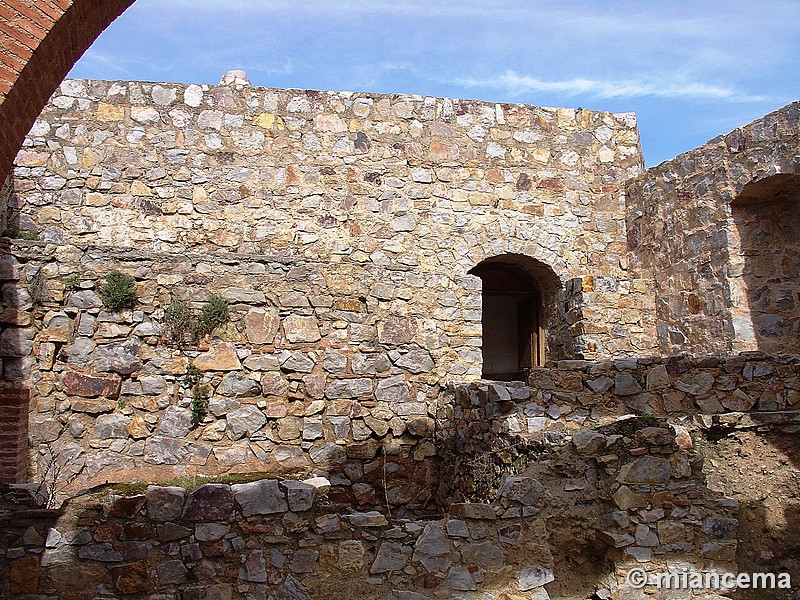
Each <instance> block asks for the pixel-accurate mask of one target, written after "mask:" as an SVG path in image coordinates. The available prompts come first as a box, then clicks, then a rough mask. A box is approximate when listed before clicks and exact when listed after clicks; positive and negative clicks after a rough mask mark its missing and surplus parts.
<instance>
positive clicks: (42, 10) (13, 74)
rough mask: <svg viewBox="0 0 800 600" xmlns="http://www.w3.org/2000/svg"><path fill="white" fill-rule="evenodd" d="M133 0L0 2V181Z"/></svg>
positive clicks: (24, 0)
mask: <svg viewBox="0 0 800 600" xmlns="http://www.w3.org/2000/svg"><path fill="white" fill-rule="evenodd" d="M133 2H134V0H102V2H98V1H97V0H0V127H2V129H3V131H2V135H0V181H3V180H5V178H6V176H7V175H8V173H9V172H10V171H11V166H12V164H13V161H14V157H15V156H16V155H17V152H18V151H19V149H20V147H21V146H22V141H23V139H24V138H25V135H26V134H27V133H28V131H29V130H30V128H31V126H32V125H33V122H34V121H35V120H36V117H38V116H39V113H41V112H42V109H43V108H44V106H45V104H46V103H47V100H48V99H49V98H50V96H51V94H52V93H53V92H54V91H55V89H56V88H57V87H58V85H59V84H60V83H61V81H62V80H63V79H64V77H66V76H67V73H69V70H70V69H71V68H72V66H73V65H74V64H75V62H76V61H77V60H78V59H79V58H80V57H81V55H82V54H83V53H84V52H85V51H86V50H87V48H89V46H90V45H91V44H92V42H94V40H95V39H97V36H99V35H100V33H102V31H103V30H104V29H105V28H106V27H108V26H109V25H110V24H111V22H112V21H114V19H116V18H117V17H118V16H119V15H121V14H122V13H123V12H124V11H125V10H126V9H127V8H128V7H129V6H130V5H131V4H133Z"/></svg>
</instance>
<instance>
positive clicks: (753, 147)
mask: <svg viewBox="0 0 800 600" xmlns="http://www.w3.org/2000/svg"><path fill="white" fill-rule="evenodd" d="M798 156H800V103H797V102H795V103H793V104H790V105H788V106H786V107H784V108H782V109H780V110H778V111H776V112H774V113H771V114H769V115H767V116H765V117H763V118H761V119H759V120H758V121H755V122H753V123H751V124H749V125H747V126H744V127H740V128H739V129H736V130H734V131H732V132H731V133H729V134H727V135H725V136H721V137H719V138H716V139H714V140H712V141H710V142H709V143H708V144H706V145H704V146H701V147H700V148H697V149H695V150H692V151H690V152H687V153H685V154H682V155H680V156H678V157H677V158H675V159H673V160H670V161H667V162H664V163H662V164H660V165H658V166H657V167H654V168H651V169H648V171H647V172H646V173H644V174H643V175H641V176H640V177H638V178H637V179H635V180H633V181H632V182H630V183H629V184H628V185H627V210H628V245H629V248H630V250H631V265H632V272H633V273H634V274H635V276H636V277H643V278H646V279H653V280H654V283H655V292H656V294H655V308H656V328H657V338H658V339H657V341H658V345H659V352H660V353H662V354H666V355H669V354H678V353H683V352H689V353H693V354H725V353H728V352H740V351H745V350H758V349H760V350H764V351H767V352H779V351H784V352H797V350H798V348H799V347H800V346H798V339H800V336H798V331H800V329H799V328H800V324H799V323H800V321H799V319H800V313H799V311H800V298H798V292H800V287H798V284H797V280H796V277H792V276H788V275H787V273H789V272H792V273H796V272H797V268H798V264H800V263H798V258H797V256H798V248H797V239H796V236H795V235H794V234H795V233H796V230H797V222H798V216H797V214H798V212H797V211H798V199H800V192H798V189H800V186H798V182H797V174H798V169H799V168H800V163H798ZM754 184H755V187H756V189H755V190H752V189H751V188H752V187H753V186H754ZM773 211H777V214H780V215H781V217H780V218H777V217H775V218H771V217H770V213H771V212H773Z"/></svg>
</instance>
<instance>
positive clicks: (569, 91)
mask: <svg viewBox="0 0 800 600" xmlns="http://www.w3.org/2000/svg"><path fill="white" fill-rule="evenodd" d="M452 82H453V83H454V84H456V85H460V86H463V87H470V88H479V87H486V88H495V89H502V90H504V91H506V92H508V93H510V94H513V95H520V94H526V93H531V92H549V93H554V94H561V95H564V96H569V97H574V96H587V97H590V98H603V99H608V98H635V97H654V98H704V99H716V100H727V101H729V102H762V101H767V100H769V98H767V97H766V96H762V95H752V94H746V93H742V92H739V91H737V90H735V89H732V88H727V87H721V86H715V85H708V84H705V83H698V82H691V81H689V82H680V81H678V82H667V81H646V80H641V79H638V80H637V79H621V80H616V81H614V80H598V79H586V78H582V77H576V78H573V79H565V80H560V81H546V80H543V79H539V78H536V77H531V76H529V75H519V74H517V73H515V72H514V71H506V72H505V73H504V74H502V75H500V76H498V77H491V78H485V79H478V78H458V79H455V80H453V81H452Z"/></svg>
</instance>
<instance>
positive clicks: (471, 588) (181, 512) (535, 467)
mask: <svg viewBox="0 0 800 600" xmlns="http://www.w3.org/2000/svg"><path fill="white" fill-rule="evenodd" d="M751 366H752V365H751ZM564 372H565V373H566V372H570V371H568V370H565V371H564ZM554 375H555V373H554ZM497 385H501V384H497ZM460 390H461V391H460V392H457V398H456V401H455V402H454V403H453V404H452V405H451V408H452V409H454V410H456V411H459V410H461V411H463V420H462V421H460V423H461V424H464V425H468V426H471V427H478V426H479V424H480V423H483V424H486V425H488V428H487V429H486V431H485V432H484V433H487V434H488V432H490V431H491V432H493V435H494V437H495V438H497V439H501V438H504V439H505V440H506V441H511V440H513V439H518V437H519V436H517V435H515V434H512V433H511V432H510V431H509V429H508V427H507V425H508V423H509V422H510V420H509V419H508V418H507V417H508V415H509V414H510V412H513V411H510V410H509V409H510V406H509V405H519V408H520V409H521V410H522V409H527V408H529V406H528V404H529V403H527V402H525V399H524V398H522V394H521V392H522V391H525V390H523V389H522V387H521V386H510V387H507V390H506V392H503V391H502V390H500V389H499V388H498V387H490V386H487V385H485V384H482V383H480V382H473V383H471V384H464V386H463V388H460ZM490 390H491V391H490ZM512 390H517V392H516V393H515V392H513V391H512ZM527 392H528V393H531V390H530V389H529V390H527ZM514 393H515V394H516V395H517V396H519V397H518V398H514V399H512V400H509V399H508V398H507V396H506V394H514ZM533 393H534V394H535V393H537V392H536V391H534V392H533ZM551 412H552V411H551ZM770 415H771V417H772V418H766V416H765V419H764V421H762V422H761V423H760V424H759V425H754V424H753V423H750V424H745V423H742V422H740V423H738V424H734V423H733V422H729V423H728V425H729V426H730V431H731V432H733V431H734V430H735V429H737V428H739V429H756V428H757V429H759V430H761V431H767V430H770V431H772V432H774V434H775V435H776V438H775V439H778V438H780V437H783V438H784V439H785V438H786V437H787V436H786V434H787V433H788V432H790V431H793V430H796V428H797V427H798V423H797V422H796V418H795V419H794V420H793V418H792V417H791V416H790V415H787V414H786V413H778V412H773V413H770ZM476 416H477V417H479V420H475V419H474V418H473V417H476ZM553 420H554V422H559V423H560V424H561V427H560V428H558V431H560V435H559V436H551V437H550V438H549V439H545V440H544V443H541V444H540V445H539V446H538V452H537V453H535V454H531V455H529V458H530V460H529V461H528V463H527V464H526V465H524V466H521V465H519V464H518V465H516V467H517V468H516V469H509V470H507V471H506V472H504V473H498V474H495V475H496V476H495V479H494V481H492V484H493V488H492V489H486V490H484V492H485V493H484V494H483V496H482V497H481V498H477V497H476V498H473V499H472V501H466V502H464V501H461V502H451V503H448V504H447V505H445V506H444V507H443V508H444V509H445V512H446V514H440V515H436V516H433V517H432V518H428V519H419V518H408V517H406V518H397V515H396V514H394V513H393V508H392V507H389V506H383V507H381V510H380V511H370V512H364V511H359V510H358V509H356V508H354V507H353V506H352V505H351V504H348V503H342V502H336V501H335V500H334V499H333V497H332V495H331V492H332V488H330V487H329V482H328V481H327V480H325V479H323V478H314V479H310V480H307V481H297V480H286V479H261V480H255V481H242V482H239V483H232V484H231V483H210V484H203V485H199V486H198V487H193V488H190V489H185V488H184V487H178V486H170V487H164V486H152V485H151V486H144V485H142V486H139V487H138V489H137V487H136V486H124V487H119V488H114V487H113V486H111V487H106V488H105V489H102V490H95V491H94V492H93V493H91V494H88V495H85V496H83V497H81V498H76V499H73V500H71V501H70V502H69V504H68V505H67V506H66V507H65V508H64V509H62V510H61V511H36V510H27V511H26V510H20V507H19V506H16V507H14V506H8V505H4V504H3V503H2V502H0V538H2V539H3V540H5V551H4V552H2V553H0V575H2V577H0V593H3V594H5V596H4V597H9V598H18V597H19V598H26V597H29V596H26V595H30V594H40V595H46V596H48V597H53V598H59V599H60V598H64V599H65V600H66V598H71V599H73V600H75V599H82V598H86V599H90V598H94V597H96V596H97V594H98V593H100V592H101V591H102V592H104V593H106V594H121V595H125V596H129V595H130V596H135V595H136V594H143V593H147V594H151V595H153V594H161V595H164V596H165V597H180V598H184V599H185V598H209V599H210V598H230V599H232V600H233V599H240V598H241V599H244V598H247V599H254V598H268V597H270V596H271V597H273V598H281V597H290V598H300V599H303V598H332V597H339V596H341V595H344V594H345V593H347V594H350V595H355V596H356V597H360V598H365V599H367V598H369V599H372V598H375V599H378V598H395V599H396V600H407V599H410V598H411V599H415V600H423V599H436V598H451V597H453V596H454V595H462V594H467V597H470V596H469V594H468V593H469V592H477V593H479V594H481V597H483V598H498V599H499V598H504V597H507V596H512V597H513V596H514V595H520V594H522V595H524V597H532V598H537V599H541V600H546V599H547V598H559V599H561V600H571V599H575V600H578V599H585V598H588V597H591V596H592V595H593V594H597V596H598V597H604V598H613V599H619V600H622V599H624V598H630V597H632V596H633V597H659V590H658V589H656V587H655V586H648V587H647V588H646V590H645V592H644V593H641V592H637V591H636V590H634V589H633V588H632V587H631V586H630V585H628V583H627V582H626V576H627V574H628V573H629V571H630V570H631V569H633V568H639V569H643V570H645V571H646V572H648V573H652V574H656V573H659V572H663V571H667V570H668V569H669V570H674V571H676V572H678V573H680V572H681V571H682V570H683V569H687V570H691V571H698V572H717V573H737V572H742V571H744V572H746V571H747V570H748V569H753V568H754V567H755V565H754V563H752V562H749V561H750V560H751V559H752V558H753V556H752V552H749V553H748V549H747V546H748V545H749V544H750V541H751V540H750V539H748V536H750V535H753V536H754V538H756V539H758V541H759V543H762V542H763V537H762V536H763V535H764V533H763V531H760V528H763V526H764V524H765V523H764V522H763V521H760V520H757V519H755V518H754V517H755V516H756V514H755V513H753V512H751V511H753V510H754V509H755V508H757V507H758V504H759V503H758V502H756V501H753V502H751V503H747V504H745V503H740V502H739V501H737V500H736V499H733V498H730V497H726V495H725V494H723V493H721V492H720V490H718V489H715V488H714V487H712V486H710V485H709V484H708V482H707V479H706V474H707V472H708V469H709V468H710V469H711V471H712V472H715V471H716V469H715V467H714V466H713V465H710V466H709V465H707V464H706V462H708V461H707V460H704V459H705V455H704V453H703V445H704V439H705V438H706V436H707V435H708V433H707V432H705V433H704V432H703V431H702V429H698V428H696V427H695V426H694V425H693V424H692V423H690V422H687V427H688V428H689V429H691V430H692V431H691V435H690V432H689V431H688V430H687V428H686V427H683V426H680V425H673V426H670V425H667V424H666V422H665V421H664V420H663V419H658V418H654V417H652V416H649V417H633V418H631V417H628V418H624V419H621V420H618V421H615V422H610V423H609V424H608V425H606V426H602V427H598V428H596V429H590V428H578V429H575V430H567V429H566V428H565V425H569V424H570V423H572V424H574V423H575V422H574V421H572V422H570V421H566V420H564V419H563V418H562V419H557V418H553ZM702 421H703V419H701V422H702ZM554 431H555V429H554ZM523 437H524V436H523ZM529 439H530V438H529ZM468 440H476V446H475V447H474V448H468V447H466V446H462V447H460V450H461V451H462V452H463V455H464V457H470V458H474V457H475V450H480V448H479V446H480V443H481V442H482V441H485V440H486V438H485V437H481V436H477V435H471V436H470V437H469V438H468ZM698 443H699V446H698V445H697V444H698ZM496 449H497V448H496ZM795 450H796V448H795ZM501 458H502V456H501ZM789 458H790V459H791V460H797V454H796V452H795V453H793V454H790V455H789ZM761 459H762V460H764V457H761ZM711 460H712V461H713V460H714V458H713V457H712V458H711ZM479 462H480V461H475V462H473V464H472V466H473V467H474V466H476V465H477V464H478V463H479ZM444 470H446V472H447V473H448V474H450V473H453V472H455V473H457V475H458V476H459V477H460V478H462V479H463V481H462V483H463V484H466V485H469V484H471V483H474V481H476V480H475V479H474V478H473V474H475V472H476V471H469V470H468V469H458V465H457V464H447V465H445V467H444V469H443V471H444ZM773 475H775V473H774V472H773ZM747 477H750V478H752V474H749V475H748V476H747ZM716 483H719V482H716ZM794 485H795V487H796V485H797V484H796V482H795V483H794ZM3 491H4V490H2V489H0V496H2V495H3V494H2V493H1V492H3ZM22 492H23V490H22V489H16V490H12V491H10V492H9V493H8V494H5V495H6V496H8V497H13V498H11V499H18V498H19V497H20V496H21V495H23V494H22ZM749 492H750V491H749V490H746V489H739V490H737V495H742V494H748V493H749ZM3 499H5V498H3ZM795 505H796V503H795ZM793 506H794V505H793ZM764 516H765V515H764V514H761V517H762V518H763V517H764ZM791 539H792V538H790V537H788V533H787V537H786V538H785V539H784V542H785V543H790V542H791ZM795 539H796V538H795ZM743 547H744V550H743V549H742V548H743ZM764 547H765V546H764V545H761V548H764ZM762 554H763V553H762ZM790 556H791V555H790V554H789V555H788V556H787V555H780V554H778V553H776V554H774V555H770V556H769V557H764V556H761V557H760V559H759V558H756V560H757V561H760V563H761V567H762V568H761V569H756V570H762V571H774V572H782V573H785V572H789V573H790V574H791V576H792V577H793V578H794V577H800V571H798V568H797V567H798V565H797V564H796V563H793V562H786V560H787V558H789V557H790ZM765 561H766V562H765ZM76 565H80V570H77V569H76V568H75V567H76ZM77 573H80V575H79V576H77ZM782 593H784V592H783V591H781V590H778V592H777V595H775V594H772V593H770V592H765V591H764V590H757V591H754V592H753V593H752V594H751V595H747V593H745V595H743V596H742V597H743V598H761V599H763V598H773V597H774V598H778V597H785V596H781V595H780V594H782ZM645 594H646V595H645Z"/></svg>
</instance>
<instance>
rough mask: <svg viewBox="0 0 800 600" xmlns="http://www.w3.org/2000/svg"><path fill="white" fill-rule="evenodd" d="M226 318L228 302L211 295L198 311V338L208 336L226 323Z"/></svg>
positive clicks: (227, 315) (227, 316)
mask: <svg viewBox="0 0 800 600" xmlns="http://www.w3.org/2000/svg"><path fill="white" fill-rule="evenodd" d="M228 318H229V314H228V301H227V300H225V299H224V298H222V297H220V296H216V295H214V294H212V295H211V297H210V298H209V299H208V302H206V303H205V304H204V305H203V308H202V309H201V310H200V321H199V322H198V324H197V335H198V337H202V336H204V335H208V334H210V333H211V332H212V331H214V329H216V328H217V327H218V326H220V325H222V324H224V323H226V322H227V321H228Z"/></svg>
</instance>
